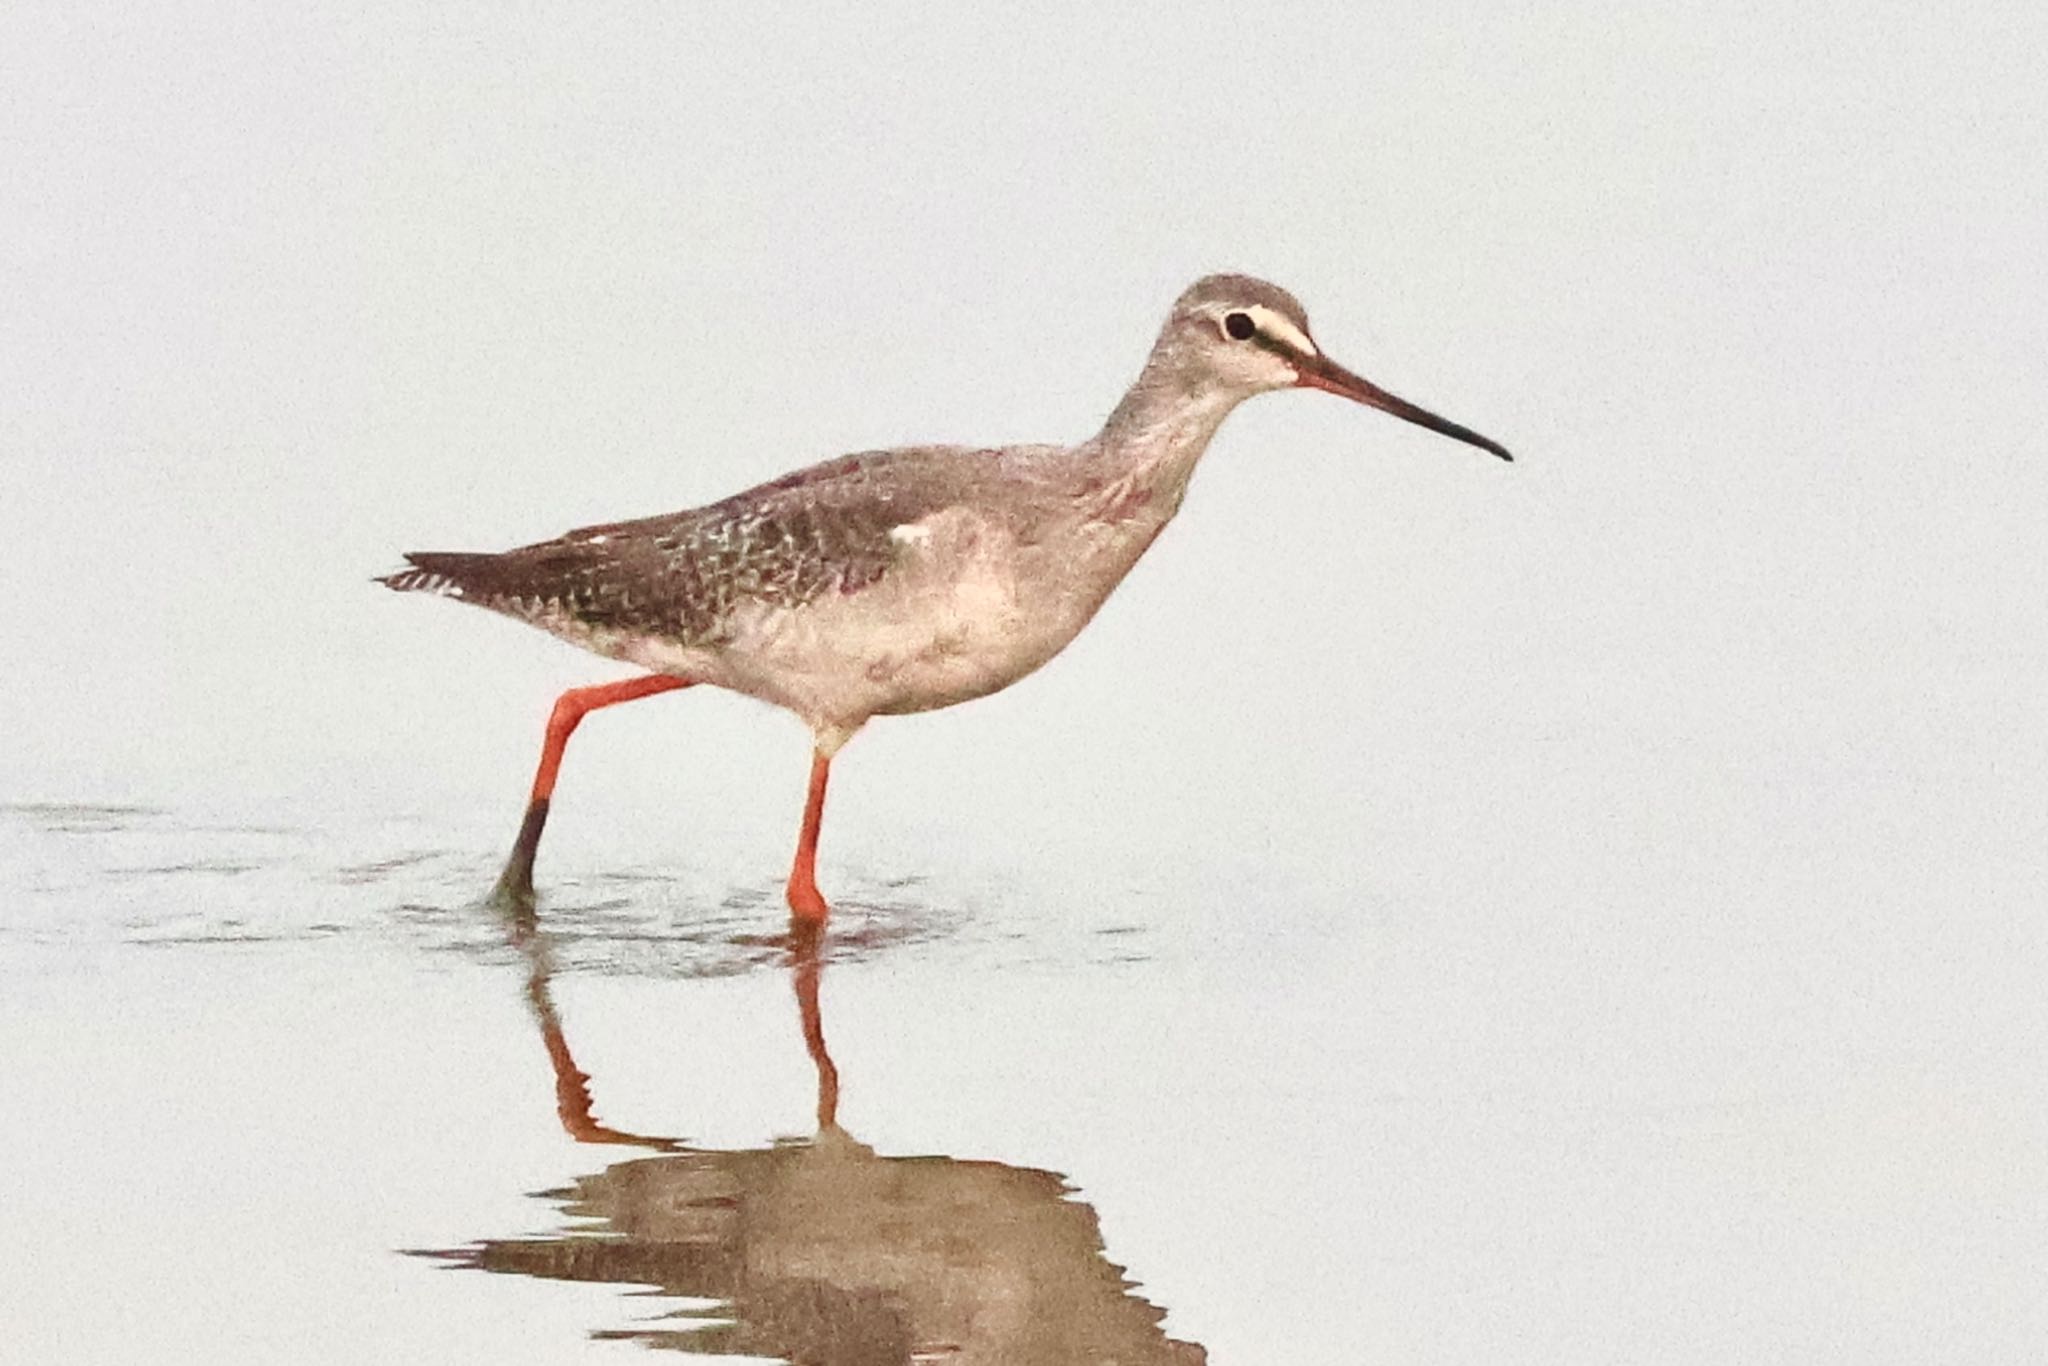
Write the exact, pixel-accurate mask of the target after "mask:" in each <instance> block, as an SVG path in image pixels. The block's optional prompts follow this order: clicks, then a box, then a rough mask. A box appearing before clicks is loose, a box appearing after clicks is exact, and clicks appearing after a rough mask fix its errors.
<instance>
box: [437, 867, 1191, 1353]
mask: <svg viewBox="0 0 2048 1366" xmlns="http://www.w3.org/2000/svg"><path fill="white" fill-rule="evenodd" d="M512 933H513V938H514V940H515V942H516V943H517V944H518V945H519V947H520V948H521V949H522V950H523V951H524V952H525V954H526V955H527V958H528V961H529V963H530V964H531V969H532V971H531V975H530V977H529V979H528V984H527V991H528V996H529V999H530V1000H531V1002H532V1004H533V1009H534V1014H535V1017H536V1019H537V1020H538V1021H539V1023H540V1027H541V1034H542V1037H543V1038H544V1040H545V1042H546V1046H547V1053H548V1060H549V1062H550V1063H551V1064H552V1066H553V1069H554V1076H555V1093H556V1098H557V1102H558V1107H559V1111H560V1114H561V1118H562V1124H563V1127H564V1128H565V1129H567V1130H568V1132H569V1133H570V1134H572V1135H573V1136H574V1137H576V1138H577V1139H580V1140H582V1141H584V1142H588V1143H622V1144H639V1145H645V1146H649V1147H654V1148H659V1149H663V1150H665V1152H664V1154H663V1155H660V1156H654V1157H645V1158H638V1159H635V1160H632V1161H627V1162H620V1163H617V1164H615V1165H613V1166H611V1167H608V1168H607V1169H605V1170H604V1171H601V1172H598V1173H596V1174H594V1175H591V1176H586V1177H581V1178H579V1179H578V1180H577V1181H576V1182H575V1184H574V1185H573V1186H571V1187H569V1188H567V1189H565V1190H559V1191H551V1192H548V1195H549V1196H550V1197H551V1198H554V1199H558V1200H560V1201H562V1202H563V1210H564V1213H565V1214H567V1215H568V1216H570V1217H571V1218H574V1219H575V1220H577V1221H578V1224H577V1227H576V1228H575V1229H574V1230H573V1231H569V1232H565V1233H563V1234H560V1235H557V1236H552V1237H539V1238H512V1239H494V1240H490V1241H486V1242H482V1243H479V1244H476V1245H474V1246H471V1247H468V1248H462V1249H456V1250H453V1251H448V1252H437V1253H433V1254H430V1255H433V1256H435V1257H438V1258H441V1259H443V1260H446V1261H448V1262H451V1263H454V1264H456V1265H460V1266H467V1267H474V1268H479V1269H482V1270H486V1271H502V1272H514V1273H518V1274H521V1275H528V1276H543V1277H547V1278H550V1279H555V1280H572V1281H598V1282H620V1283H629V1284H636V1285H643V1286H658V1287H660V1289H661V1291H662V1292H664V1293H666V1294H670V1295H675V1296H682V1297H689V1298H693V1299H701V1300H713V1301H717V1302H719V1306H720V1307H719V1308H718V1309H717V1310H716V1311H715V1315H713V1316H702V1315H696V1314H693V1313H689V1312H687V1311H686V1312H681V1313H678V1314H675V1315H672V1316H668V1317H665V1318H661V1319H655V1320H650V1321H648V1323H647V1325H646V1326H645V1327H638V1328H634V1329H628V1330H606V1331H601V1332H599V1333H597V1334H595V1336H598V1337H603V1338H629V1339H634V1340H637V1341H640V1342H642V1343H644V1344H646V1345H648V1346H653V1347H666V1348H673V1349H677V1350H682V1351H689V1352H697V1353H702V1354H706V1355H714V1356H722V1355H747V1356H766V1357H780V1358H784V1359H786V1360H789V1361H792V1362H796V1363H800V1366H813V1364H815V1366H885V1364H898V1363H905V1364H907V1363H946V1364H947V1366H972V1364H974V1363H1005V1364H1006V1366H1012V1364H1014V1366H1035V1364H1036V1363H1046V1366H1051V1363H1060V1366H1075V1364H1076V1363H1104V1364H1105V1366H1106V1364H1107V1363H1116V1364H1117V1366H1195V1364H1196V1363H1201V1362H1204V1361H1206V1360H1207V1353H1206V1352H1205V1351H1204V1350H1203V1349H1202V1348H1201V1347H1199V1346H1196V1345H1195V1344H1193V1343H1188V1342H1180V1341H1176V1340H1174V1339H1171V1338H1168V1337H1167V1336H1166V1335H1165V1333H1164V1332H1162V1331H1161V1329H1160V1326H1159V1323H1160V1319H1161V1317H1162V1316H1163V1311H1162V1310H1160V1309H1158V1308H1156V1307H1154V1306H1153V1305H1151V1304H1149V1303H1147V1302H1145V1301H1144V1300H1141V1299H1139V1298H1137V1297H1136V1296H1135V1295H1133V1294H1132V1293H1131V1286H1130V1284H1129V1282H1127V1281H1125V1280H1124V1279H1123V1276H1122V1271H1121V1268H1119V1267H1116V1266H1114V1265H1112V1264H1111V1263H1110V1262H1109V1261H1108V1260H1107V1259H1106V1258H1105V1256H1104V1255H1103V1243H1102V1233H1101V1229H1100V1227H1099V1225H1098V1223H1097V1221H1096V1217H1095V1212H1094V1211H1093V1210H1092V1209H1091V1208H1089V1206H1087V1205H1085V1204H1083V1203H1081V1202H1080V1201H1078V1200H1076V1199H1074V1198H1072V1196H1073V1192H1072V1189H1071V1188H1070V1187H1069V1186H1068V1185H1067V1184H1066V1183H1065V1181H1064V1180H1063V1179H1062V1178H1061V1177H1059V1176H1058V1175H1057V1174H1055V1173H1053V1172H1048V1171H1038V1170H1034V1169H1031V1168H1024V1167H1011V1166H1006V1165H1004V1164H1003V1163H1000V1162H986V1161H962V1160H958V1159H955V1158H950V1157H882V1156H878V1155H877V1154H876V1153H875V1151H874V1150H873V1149H871V1148H869V1147H868V1146H866V1145H865V1144H863V1143H861V1142H859V1141H858V1140H857V1139H855V1138H854V1137H853V1136H852V1135H850V1134H848V1133H847V1132H846V1131H845V1130H843V1129H841V1128H840V1127H839V1125H838V1122H837V1118H836V1116H837V1110H838V1104H839V1074H838V1069H837V1068H835V1067H834V1066H833V1063H832V1057H831V1054H830V1053H829V1051H828V1050H827V1048H826V1044H825V1030H824V1024H823V1019H822V1017H821V1015H820V1013H819V1007H818V981H819V976H820V973H821V971H822V966H823V964H822V956H821V952H820V950H821V947H822V945H821V940H822V939H823V933H822V931H821V930H820V929H817V928H811V929H809V930H808V931H806V929H804V928H803V927H799V928H798V929H797V930H796V931H795V932H794V934H793V937H792V941H791V943H790V945H789V950H788V959H789V969H790V976H791V981H792V984H793V985H794V987H795V992H796V1001H797V1010H798V1015H799V1018H800V1020H801V1022H802V1027H803V1037H804V1044H805V1046H806V1048H807V1049H808V1050H809V1052H810V1056H811V1059H812V1061H813V1062H814V1063H815V1064H816V1066H817V1075H818V1113H817V1124H818V1128H817V1133H816V1135H815V1137H813V1138H811V1139H809V1140H807V1141H802V1142H781V1143H777V1144H776V1145H774V1146H772V1147H767V1148H758V1149H747V1150H741V1151H719V1150H707V1149H692V1148H686V1147H684V1146H683V1145H682V1144H680V1143H677V1142H675V1141H673V1140H670V1139H665V1138H659V1137H654V1136H650V1135H644V1134H634V1133H626V1132H623V1131H621V1130H617V1129H613V1128H611V1127H609V1126H607V1125H605V1124H603V1123H601V1122H600V1121H599V1120H598V1119H597V1117H596V1116H595V1115H594V1114H593V1113H592V1109H591V1101H590V1088H589V1078H588V1076H587V1075H586V1074H585V1073H584V1072H583V1071H581V1070H580V1069H579V1068H578V1067H577V1066H576V1061H575V1058H574V1056H573V1055H572V1054H571V1052H570V1050H569V1046H568V1043H567V1041H566V1039H565V1037H564V1035H563V1032H562V1025H561V1020H560V1017H559V1016H558V1015H557V1014H556V1011H555V1008H554V1002H553V998H552V995H551V992H550V989H549V979H550V964H549V957H548V949H547V943H546V940H545V937H544V936H542V935H541V934H539V933H538V932H537V930H536V927H535V924H534V921H533V917H532V909H531V905H530V903H529V904H528V905H526V906H525V907H523V908H520V909H517V910H515V911H514V912H513V915H512Z"/></svg>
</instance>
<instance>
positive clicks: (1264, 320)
mask: <svg viewBox="0 0 2048 1366" xmlns="http://www.w3.org/2000/svg"><path fill="white" fill-rule="evenodd" d="M1244 311H1245V312H1246V313H1249V314H1250V315H1251V319H1252V323H1253V325H1254V326H1256V327H1257V328H1258V329H1259V331H1260V332H1262V333H1264V334H1265V335H1266V336H1268V337H1271V338H1272V339H1273V340H1274V341H1276V342H1279V343H1280V344H1281V345H1283V346H1286V347H1289V348H1291V349H1292V350H1294V351H1295V352H1297V353H1299V354H1301V355H1304V356H1314V355H1319V354H1321V353H1320V352H1318V351H1317V350H1316V344H1315V343H1314V342H1312V341H1310V340H1309V339H1308V333H1306V332H1304V331H1302V330H1301V329H1300V328H1298V327H1296V326H1295V325H1294V324H1293V323H1291V322H1289V321H1288V320H1287V317H1286V315H1284V314H1281V313H1276V312H1274V311H1273V310H1272V309H1270V308H1268V307H1266V306H1265V305H1264V304H1247V305H1246V306H1245V309H1244Z"/></svg>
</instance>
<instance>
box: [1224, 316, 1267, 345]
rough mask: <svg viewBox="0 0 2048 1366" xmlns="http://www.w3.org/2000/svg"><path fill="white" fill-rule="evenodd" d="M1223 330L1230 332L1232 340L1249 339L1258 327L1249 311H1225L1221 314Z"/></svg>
mask: <svg viewBox="0 0 2048 1366" xmlns="http://www.w3.org/2000/svg"><path fill="white" fill-rule="evenodd" d="M1223 330H1224V331H1225V332H1227V333H1229V334H1230V338H1231V340H1232V341H1249V340H1251V335H1252V333H1254V332H1256V331H1258V330H1259V328H1258V324H1256V323H1254V322H1253V321H1252V315H1251V314H1249V313H1226V314H1224V315H1223Z"/></svg>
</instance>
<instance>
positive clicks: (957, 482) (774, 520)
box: [384, 448, 983, 646]
mask: <svg viewBox="0 0 2048 1366" xmlns="http://www.w3.org/2000/svg"><path fill="white" fill-rule="evenodd" d="M982 454H983V453H980V452H967V451H959V450H954V449H950V448H929V449H918V450H906V451H890V452H874V453H869V454H863V455H856V456H846V457H842V458H840V459H838V460H833V461H828V462H826V463H824V464H822V465H815V466H812V467H810V468H808V469H805V470H799V471H797V472H796V473H795V474H791V475H786V476H784V477H782V478H780V479H777V480H774V481H771V482H769V483H766V484H762V485H760V486H758V487H756V488H752V489H748V490H747V491H745V492H744V493H739V494H735V495H734V496H732V497H730V498H727V499H724V500H723V501H721V502H717V503H713V504H711V505H709V506H707V507H702V508H697V509H694V510H692V511H689V512H681V513H673V514H670V515H667V516H661V517H649V518H643V519H640V520H637V521H629V522H611V523H606V524H604V525H601V526H591V527H583V528H581V529H579V530H576V531H572V532H569V533H568V534H567V535H564V536H561V537H558V538H556V539H554V540H551V541H541V542H538V543H536V544H533V545H528V546H521V547H519V548H518V549H516V550H508V551H505V552H504V553H502V554H496V555H491V554H467V553H460V552H434V551H427V552H420V553H416V554H409V555H407V556H406V559H407V560H409V561H411V563H412V564H413V566H414V567H413V568H412V569H409V570H403V571H401V572H399V573H397V574H393V575H391V576H389V577H388V578H386V579H385V580H384V582H385V583H387V584H389V585H390V586H391V587H393V588H398V589H412V590H420V591H428V592H438V593H442V594H445V595H447V596H451V597H458V598H461V599H463V600H464V601H468V602H474V603H476V604H477V605H479V606H483V607H489V608H492V609H493V610H496V611H499V612H504V613H506V614H507V615H511V616H516V617H519V618H521V619H523V620H528V621H533V622H536V623H538V624H547V623H548V622H549V621H550V620H566V621H567V622H573V623H575V624H577V625H580V626H583V627H588V628H591V629H594V630H599V631H619V632H629V633H635V634H653V635H659V636H662V637H664V638H666V639H670V640H674V641H676V642H677V643H679V644H684V645H692V646H700V645H704V646H716V645H719V644H722V643H724V642H725V641H726V640H727V639H728V638H729V634H730V631H731V628H732V624H733V620H734V616H735V613H736V612H737V611H738V610H739V609H740V608H741V607H742V606H745V605H747V604H763V605H768V606H773V607H800V606H802V605H803V604H805V603H808V602H810V601H812V600H814V599H816V598H817V597H818V596H819V595H821V594H823V593H826V592H841V593H854V592H858V591H860V590H861V589H863V588H865V587H867V586H869V585H871V584H873V583H875V582H877V581H879V580H880V579H881V578H882V576H883V575H885V574H886V573H887V572H888V571H889V569H890V567H891V566H892V565H894V564H895V563H896V562H897V561H898V558H899V557H900V556H901V555H902V554H903V546H902V544H901V542H900V541H899V540H897V539H895V538H892V537H891V535H890V532H891V531H892V530H894V529H895V528H896V527H898V526H901V525H903V524H904V523H905V522H908V521H914V520H916V519H917V518H919V517H922V516H925V515H927V514H929V513H930V512H932V511H933V510H935V509H936V508H938V507H942V506H945V505H946V504H947V503H949V502H951V501H954V500H956V499H957V498H959V497H960V496H961V495H962V486H963V482H964V483H973V482H978V481H976V480H974V479H973V478H972V477H971V476H972V475H973V474H974V473H975V470H974V466H975V465H976V464H979V463H980V462H979V461H976V460H975V459H974V457H976V456H979V455H982ZM963 462H967V463H964V464H963Z"/></svg>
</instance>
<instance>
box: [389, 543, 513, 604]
mask: <svg viewBox="0 0 2048 1366" xmlns="http://www.w3.org/2000/svg"><path fill="white" fill-rule="evenodd" d="M405 558H406V561H407V563H408V564H409V565H410V568H406V569H401V570H399V571H398V572H397V573H395V574H385V575H382V576H380V577H379V578H378V579H377V582H378V583H381V584H383V585H384V586H385V587H386V588H391V589H395V590H397V591H398V592H400V593H433V594H436V595H437V596H440V597H444V598H477V599H487V598H488V597H491V596H495V595H494V594H491V593H489V592H488V591H480V590H485V588H486V585H487V584H489V582H490V580H491V579H492V578H493V577H494V576H493V575H492V574H491V572H490V571H491V569H492V568H493V567H494V566H493V562H494V561H496V560H497V559H498V557H497V556H496V555H489V554H480V553H476V552H471V551H462V550H418V551H408V552H407V553H406V557H405Z"/></svg>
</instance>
